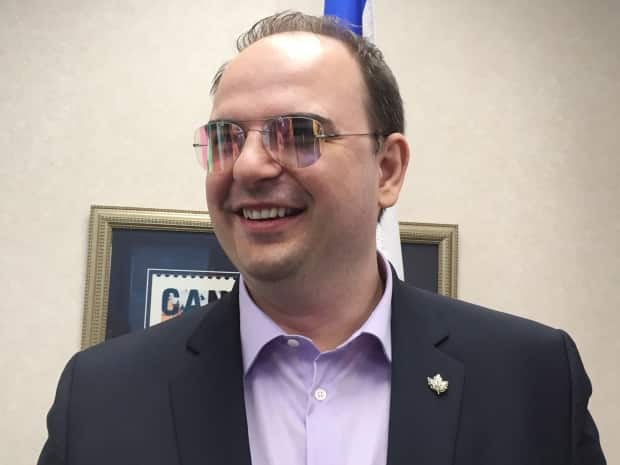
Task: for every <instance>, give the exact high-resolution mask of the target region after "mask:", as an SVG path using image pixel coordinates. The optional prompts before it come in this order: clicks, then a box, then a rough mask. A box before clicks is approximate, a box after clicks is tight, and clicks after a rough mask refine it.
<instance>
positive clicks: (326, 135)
mask: <svg viewBox="0 0 620 465" xmlns="http://www.w3.org/2000/svg"><path fill="white" fill-rule="evenodd" d="M285 118H286V119H293V118H294V119H302V120H306V121H310V122H312V123H313V124H316V125H317V127H318V128H319V131H320V132H319V134H314V135H313V137H314V138H315V139H316V140H318V141H319V142H320V141H321V140H331V139H338V138H341V137H354V136H371V137H374V138H375V139H376V140H377V150H378V148H379V141H380V139H381V138H382V137H384V135H383V134H381V133H379V132H376V131H375V132H348V133H342V132H341V133H338V132H325V127H324V124H325V123H327V122H328V121H326V120H325V119H324V118H321V117H319V116H318V115H307V114H290V115H279V116H273V117H270V118H262V119H252V120H228V119H221V120H212V121H209V122H208V123H207V124H205V125H203V126H200V127H199V128H198V129H196V131H195V132H198V131H199V130H201V129H202V128H205V127H209V126H211V125H217V124H218V123H220V124H221V123H228V124H233V125H235V126H237V127H238V128H239V129H240V131H241V132H240V134H241V135H242V136H243V144H242V145H241V146H240V147H239V154H241V152H242V151H243V147H244V146H245V143H246V141H247V135H248V133H250V132H252V131H254V132H258V133H260V134H263V135H266V134H271V132H272V130H270V129H267V128H268V126H269V125H271V124H272V123H273V122H274V121H276V120H278V119H285ZM244 123H263V127H262V129H258V128H248V129H244V128H243V126H242V124H244ZM262 144H263V149H264V150H265V152H267V153H268V154H269V156H270V157H271V159H273V160H274V161H275V162H276V163H278V164H279V165H281V166H282V167H287V166H286V165H285V164H283V163H282V162H281V161H280V160H279V159H278V158H276V157H274V156H273V154H272V151H271V149H270V148H268V147H267V144H266V140H265V137H263V138H262ZM208 146H209V144H198V143H195V142H194V144H192V147H193V148H194V151H195V152H196V156H197V158H198V160H199V164H200V165H201V166H202V167H203V168H204V169H205V171H207V174H212V173H228V172H229V171H230V170H232V167H233V166H234V163H235V161H236V160H237V159H236V158H235V159H234V160H233V163H232V164H231V168H230V170H223V171H209V168H208V167H206V166H203V163H202V162H201V161H200V160H201V159H202V157H201V156H199V155H198V152H197V150H196V149H199V148H203V147H208ZM321 155H322V154H321V151H320V147H319V153H318V156H317V157H316V160H315V161H313V162H312V163H310V164H309V165H306V166H298V167H297V168H298V169H303V168H307V167H308V166H312V165H313V164H314V163H316V162H317V161H318V160H319V158H321ZM237 158H238V157H237Z"/></svg>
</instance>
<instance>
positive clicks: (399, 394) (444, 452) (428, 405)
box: [387, 280, 465, 465]
mask: <svg viewBox="0 0 620 465" xmlns="http://www.w3.org/2000/svg"><path fill="white" fill-rule="evenodd" d="M432 300H433V299H432V298H428V297H427V296H425V294H424V292H423V291H420V290H418V289H415V288H410V287H407V286H405V285H404V284H403V283H402V282H400V281H398V280H395V281H394V292H393V296H392V395H391V405H390V425H389V440H388V460H387V463H388V465H405V464H416V465H427V464H428V465H431V464H432V465H449V464H452V462H453V457H454V448H455V443H456V438H457V431H458V423H459V415H460V405H461V397H462V392H463V382H464V373H465V369H464V366H463V364H462V363H461V362H459V361H457V360H455V359H453V358H451V357H450V356H448V355H446V354H445V353H443V352H442V351H441V350H440V349H439V345H440V344H441V342H442V341H444V340H445V339H447V338H448V331H447V329H446V327H445V326H444V324H443V322H442V321H441V320H440V318H439V316H438V315H437V312H434V311H433V310H434V309H433V305H432V303H431V302H432ZM436 374H440V375H441V376H442V378H443V379H444V380H447V381H448V382H449V385H448V390H447V391H446V392H444V393H443V394H441V395H437V394H436V393H435V392H433V391H432V390H431V389H430V388H429V386H428V383H427V377H431V378H432V377H433V376H435V375H436Z"/></svg>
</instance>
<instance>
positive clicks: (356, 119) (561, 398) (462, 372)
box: [39, 13, 605, 465]
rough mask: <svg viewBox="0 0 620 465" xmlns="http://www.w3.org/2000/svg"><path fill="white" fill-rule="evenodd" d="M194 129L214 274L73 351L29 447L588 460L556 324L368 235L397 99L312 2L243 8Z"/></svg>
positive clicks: (574, 385) (321, 459) (56, 451)
mask: <svg viewBox="0 0 620 465" xmlns="http://www.w3.org/2000/svg"><path fill="white" fill-rule="evenodd" d="M239 48H240V54H239V55H238V56H237V57H236V58H235V59H233V60H232V61H231V62H229V63H227V64H226V65H225V66H224V67H222V69H221V70H220V72H219V73H218V74H217V76H216V79H215V82H214V87H213V93H214V100H213V108H212V114H211V118H210V122H209V123H208V124H207V125H205V126H203V127H201V128H199V129H198V131H197V133H196V136H195V147H196V149H197V151H198V155H199V157H200V159H201V161H202V162H203V163H204V165H205V167H206V168H207V177H206V190H207V201H208V207H209V212H210V214H211V217H212V219H213V224H214V226H215V231H216V234H217V237H218V239H219V241H220V243H221V244H222V247H223V248H224V250H225V251H226V253H227V254H228V256H229V257H230V259H231V260H232V262H233V263H234V264H235V265H236V267H237V268H238V269H239V271H240V272H241V275H242V278H241V279H240V282H239V283H237V285H236V287H235V288H234V290H233V292H232V293H230V294H229V295H228V296H226V297H225V298H223V299H222V300H221V301H219V302H216V303H214V304H212V305H211V306H210V307H209V308H208V309H207V311H206V312H194V313H189V314H186V315H184V316H183V317H180V318H178V319H176V320H173V321H171V322H168V323H166V324H162V325H160V326H157V327H155V328H152V329H150V330H148V331H145V332H143V333H140V334H136V335H130V336H126V337H120V338H117V339H113V340H111V341H108V342H106V343H105V344H102V345H100V346H97V347H94V348H92V349H89V350H87V351H85V352H83V353H80V354H77V355H76V356H75V357H74V358H73V359H72V360H71V361H70V362H69V364H68V366H67V368H66V369H65V372H64V373H63V376H62V378H61V381H60V384H59V388H58V392H57V397H56V401H55V403H54V406H53V408H52V410H51V412H50V415H49V417H48V427H49V439H48V441H47V443H46V445H45V447H44V449H43V452H42V454H41V458H40V461H39V463H40V464H42V465H49V464H67V465H69V464H89V465H91V464H92V465H96V464H136V463H149V464H175V463H179V464H183V465H190V464H249V463H253V464H258V465H263V464H265V465H266V464H315V465H328V464H329V465H330V464H334V465H345V464H355V465H361V464H368V465H371V464H372V465H379V464H386V463H387V464H389V465H397V464H398V465H404V464H434V465H437V464H458V465H464V464H476V465H480V464H489V465H490V464H493V465H495V464H499V463H502V464H519V465H521V464H529V465H531V464H545V465H549V464H569V463H570V464H584V465H585V464H603V463H605V459H604V457H603V454H602V452H601V449H600V446H599V443H598V433H597V431H596V427H595V426H594V423H593V421H592V419H591V417H590V416H589V414H588V411H587V400H588V397H589V395H590V385H589V381H588V379H587V376H586V374H585V372H584V370H583V367H582V365H581V362H580V359H579V355H578V353H577V350H576V348H575V346H574V344H573V343H572V341H571V339H570V338H569V337H568V335H566V334H565V333H563V332H562V331H559V330H555V329H551V328H548V327H544V326H542V325H539V324H537V323H534V322H531V321H527V320H524V319H520V318H516V317H512V316H508V315H505V314H501V313H498V312H493V311H490V310H486V309H482V308H479V307H476V306H474V305H471V304H467V303H462V302H458V301H453V300H450V299H446V298H443V297H440V296H437V295H434V294H431V293H427V292H424V291H421V290H418V289H415V288H411V287H408V286H406V285H405V284H403V283H402V282H400V281H399V280H398V279H397V278H396V277H395V276H394V273H393V271H392V270H391V268H390V266H389V264H388V263H387V262H386V260H385V259H384V258H383V257H382V256H381V255H378V254H377V252H376V250H375V225H376V221H377V218H378V217H379V216H380V214H381V211H382V209H383V208H386V207H389V206H391V205H393V204H394V203H395V202H396V200H397V198H398V194H399V191H400V188H401V186H402V183H403V179H404V174H405V171H406V168H407V163H408V159H409V148H408V145H407V141H406V139H405V137H404V136H403V132H404V123H403V111H402V102H401V99H400V95H399V92H398V87H397V85H396V82H395V80H394V78H393V76H392V74H391V72H390V70H389V68H388V67H387V66H386V65H385V63H384V61H383V58H382V56H381V54H380V52H379V51H378V50H377V49H376V48H374V47H373V46H372V45H370V44H368V43H367V42H365V41H364V40H363V39H359V38H356V37H355V36H353V35H352V34H349V33H348V32H346V31H345V30H344V29H343V28H342V27H341V26H339V25H338V24H337V23H335V22H334V21H332V20H329V19H325V18H315V17H310V16H305V15H302V14H297V13H284V14H280V15H275V16H273V17H270V18H266V19H264V20H262V21H261V22H259V23H257V24H256V25H255V26H254V27H253V28H252V29H251V30H250V31H249V32H248V33H246V34H245V35H244V36H243V37H242V38H241V39H240V41H239Z"/></svg>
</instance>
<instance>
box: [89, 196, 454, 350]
mask: <svg viewBox="0 0 620 465" xmlns="http://www.w3.org/2000/svg"><path fill="white" fill-rule="evenodd" d="M400 235H401V246H402V251H403V262H404V270H405V280H406V281H407V282H409V283H411V284H413V285H415V286H418V287H422V288H425V289H428V290H431V291H434V292H438V293H440V294H444V295H448V296H452V297H456V265H457V260H456V258H457V227H456V226H455V225H437V224H428V223H400ZM237 277H238V272H237V271H236V270H235V268H234V266H233V264H232V263H231V262H230V260H229V259H228V257H227V256H226V254H225V253H224V251H223V250H222V248H221V247H220V245H219V243H218V241H217V238H216V237H215V233H214V231H213V226H212V224H211V220H210V217H209V214H208V213H206V212H198V211H187V210H157V209H148V208H128V207H113V206H97V205H96V206H92V207H91V214H90V227H89V241H88V262H87V276H86V290H85V301H84V319H83V325H82V348H86V347H89V346H91V345H94V344H97V343H99V342H102V341H104V340H106V339H110V338H113V337H116V336H119V335H122V334H126V333H130V332H134V331H140V330H143V329H145V328H148V327H150V326H153V325H156V324H160V323H162V322H164V321H166V320H169V319H170V318H174V317H176V316H178V315H181V314H182V313H185V312H190V311H200V308H201V307H203V306H205V305H206V304H208V303H209V302H211V301H212V300H214V299H218V298H220V297H221V296H222V295H223V294H225V293H226V292H229V291H230V289H231V288H232V286H233V285H234V282H235V280H236V279H237Z"/></svg>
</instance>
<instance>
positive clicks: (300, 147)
mask: <svg viewBox="0 0 620 465" xmlns="http://www.w3.org/2000/svg"><path fill="white" fill-rule="evenodd" d="M260 121H263V122H264V125H263V127H262V129H247V130H244V129H243V128H242V127H241V126H240V125H239V123H243V122H244V121H237V122H235V121H226V120H221V121H211V122H209V123H207V124H205V125H204V126H201V127H199V128H198V129H196V132H195V133H194V149H195V151H196V156H197V157H198V161H199V162H200V164H201V165H202V167H203V168H205V169H206V170H207V173H209V174H211V173H226V172H229V171H230V170H231V169H232V167H233V165H234V163H235V160H236V159H237V158H238V157H239V155H240V154H241V150H242V149H243V144H244V143H245V140H246V137H247V133H248V132H250V131H257V132H260V133H261V134H262V136H263V137H262V140H263V146H264V148H265V150H266V151H267V153H268V154H269V155H270V156H271V157H272V158H273V159H274V160H275V161H276V162H278V163H279V164H280V165H282V166H284V167H287V168H305V167H307V166H310V165H312V164H313V163H315V162H316V161H317V160H318V159H319V158H320V157H321V147H320V142H321V140H323V139H333V138H338V137H345V136H374V137H379V136H380V135H379V134H376V133H366V132H363V133H347V134H335V133H326V132H325V130H324V128H323V124H322V123H321V122H320V121H318V120H316V119H314V118H311V117H308V116H277V117H274V118H269V119H266V120H260Z"/></svg>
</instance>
